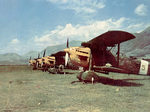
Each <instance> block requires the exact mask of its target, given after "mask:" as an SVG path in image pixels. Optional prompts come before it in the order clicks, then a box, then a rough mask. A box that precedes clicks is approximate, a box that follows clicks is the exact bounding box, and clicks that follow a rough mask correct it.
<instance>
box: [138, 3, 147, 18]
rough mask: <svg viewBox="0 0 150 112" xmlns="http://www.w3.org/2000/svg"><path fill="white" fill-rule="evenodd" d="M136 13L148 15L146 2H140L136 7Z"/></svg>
mask: <svg viewBox="0 0 150 112" xmlns="http://www.w3.org/2000/svg"><path fill="white" fill-rule="evenodd" d="M135 14H137V15H139V16H146V14H147V6H146V5H144V4H140V5H139V6H137V8H136V9H135Z"/></svg>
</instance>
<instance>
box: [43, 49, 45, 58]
mask: <svg viewBox="0 0 150 112" xmlns="http://www.w3.org/2000/svg"><path fill="white" fill-rule="evenodd" d="M45 53H46V49H45V50H44V53H43V57H45Z"/></svg>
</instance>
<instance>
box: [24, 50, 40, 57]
mask: <svg viewBox="0 0 150 112" xmlns="http://www.w3.org/2000/svg"><path fill="white" fill-rule="evenodd" d="M38 53H39V51H30V52H28V53H26V54H24V55H22V57H23V58H24V59H29V58H30V56H31V58H32V59H34V58H37V56H38Z"/></svg>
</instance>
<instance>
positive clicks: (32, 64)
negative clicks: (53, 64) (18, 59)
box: [28, 56, 36, 66]
mask: <svg viewBox="0 0 150 112" xmlns="http://www.w3.org/2000/svg"><path fill="white" fill-rule="evenodd" d="M35 64H36V61H35V60H32V59H31V56H30V59H29V64H28V66H34V65H35Z"/></svg>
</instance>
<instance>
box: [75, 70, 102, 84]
mask: <svg viewBox="0 0 150 112" xmlns="http://www.w3.org/2000/svg"><path fill="white" fill-rule="evenodd" d="M77 78H78V79H79V81H84V82H85V83H86V82H92V83H93V82H98V81H99V76H98V75H97V74H96V73H95V72H94V71H85V72H84V71H81V72H79V73H78V74H77Z"/></svg>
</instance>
